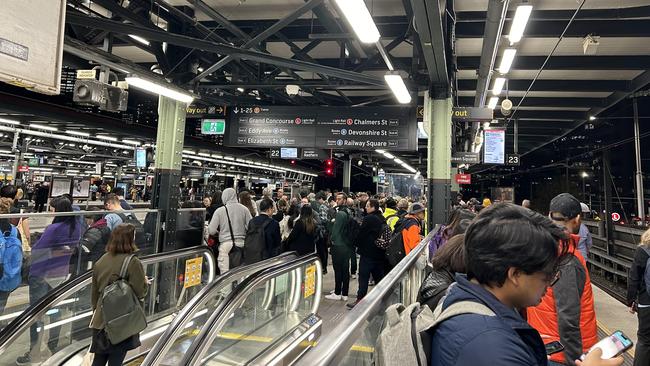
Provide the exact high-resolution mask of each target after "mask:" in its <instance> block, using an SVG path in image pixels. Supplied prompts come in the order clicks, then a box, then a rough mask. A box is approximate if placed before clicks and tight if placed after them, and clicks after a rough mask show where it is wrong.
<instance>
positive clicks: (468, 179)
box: [455, 174, 472, 184]
mask: <svg viewBox="0 0 650 366" xmlns="http://www.w3.org/2000/svg"><path fill="white" fill-rule="evenodd" d="M455 178H456V183H458V184H472V175H471V174H456V176H455Z"/></svg>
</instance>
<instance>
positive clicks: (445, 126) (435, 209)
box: [427, 98, 452, 228]
mask: <svg viewBox="0 0 650 366" xmlns="http://www.w3.org/2000/svg"><path fill="white" fill-rule="evenodd" d="M429 106H430V108H432V110H431V114H430V115H431V123H429V131H427V132H428V135H429V138H428V151H427V187H428V200H427V202H428V209H429V215H428V223H427V224H428V227H430V228H433V227H434V225H436V224H444V223H445V222H446V221H447V217H448V216H449V209H450V202H451V201H450V199H451V197H450V190H451V179H450V174H449V172H450V167H451V130H452V128H451V127H452V124H451V110H452V100H451V98H445V99H433V100H432V101H431V103H429Z"/></svg>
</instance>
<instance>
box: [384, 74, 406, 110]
mask: <svg viewBox="0 0 650 366" xmlns="http://www.w3.org/2000/svg"><path fill="white" fill-rule="evenodd" d="M384 79H385V80H386V84H388V86H389V87H390V89H391V90H392V91H393V94H395V97H396V98H397V101H398V102H400V103H402V104H408V103H411V93H409V90H408V89H407V88H406V84H404V79H402V76H401V75H400V74H399V73H394V72H389V73H387V74H386V75H384Z"/></svg>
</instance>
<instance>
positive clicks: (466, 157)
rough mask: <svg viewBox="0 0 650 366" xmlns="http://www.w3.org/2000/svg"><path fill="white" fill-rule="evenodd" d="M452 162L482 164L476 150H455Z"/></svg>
mask: <svg viewBox="0 0 650 366" xmlns="http://www.w3.org/2000/svg"><path fill="white" fill-rule="evenodd" d="M451 162H452V163H457V164H480V163H481V158H480V156H479V154H478V153H474V152H455V153H454V154H453V155H452V156H451Z"/></svg>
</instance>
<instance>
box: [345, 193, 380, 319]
mask: <svg viewBox="0 0 650 366" xmlns="http://www.w3.org/2000/svg"><path fill="white" fill-rule="evenodd" d="M366 213H367V215H366V216H365V217H364V218H363V223H362V224H361V228H360V229H359V232H360V233H363V235H359V236H358V237H357V240H356V243H355V244H356V246H357V252H358V253H359V255H360V256H361V259H360V261H359V290H358V291H357V300H356V301H355V302H352V303H349V304H348V305H347V306H348V308H350V309H352V308H353V307H354V306H355V305H357V304H358V303H359V301H361V299H363V297H364V296H366V294H367V293H368V281H369V280H370V275H371V274H372V278H373V280H374V281H375V283H379V281H381V279H382V278H383V277H384V267H385V266H384V260H385V259H384V258H385V252H386V251H385V250H383V249H381V248H379V247H378V246H377V245H376V244H375V240H377V238H378V237H379V235H380V234H381V232H382V230H383V227H384V224H385V223H386V220H385V219H384V216H383V215H382V213H381V211H380V210H379V201H378V200H376V199H374V198H373V199H370V200H368V202H367V203H366Z"/></svg>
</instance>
